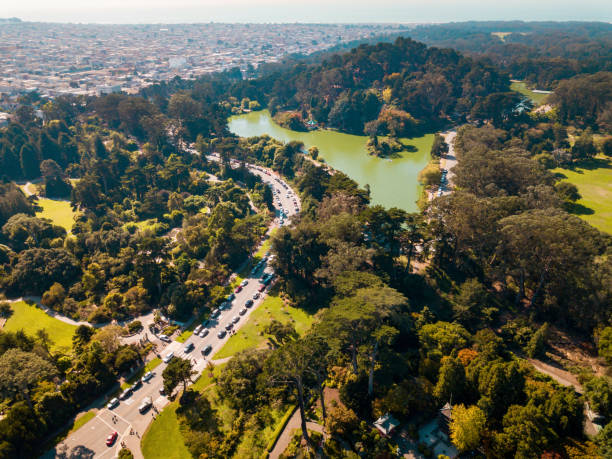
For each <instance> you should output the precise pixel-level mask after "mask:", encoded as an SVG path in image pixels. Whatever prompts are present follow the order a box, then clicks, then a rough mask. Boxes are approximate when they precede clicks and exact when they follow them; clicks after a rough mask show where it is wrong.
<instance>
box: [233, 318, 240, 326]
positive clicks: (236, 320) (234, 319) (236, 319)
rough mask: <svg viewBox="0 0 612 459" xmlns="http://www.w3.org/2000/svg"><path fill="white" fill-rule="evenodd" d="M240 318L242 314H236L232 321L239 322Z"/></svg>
mask: <svg viewBox="0 0 612 459" xmlns="http://www.w3.org/2000/svg"><path fill="white" fill-rule="evenodd" d="M239 320H240V316H234V318H233V319H232V323H234V324H237V323H238V321H239Z"/></svg>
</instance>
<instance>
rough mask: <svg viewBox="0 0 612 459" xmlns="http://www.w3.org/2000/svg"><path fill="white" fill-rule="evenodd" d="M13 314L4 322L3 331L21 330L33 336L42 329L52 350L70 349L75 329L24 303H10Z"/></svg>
mask: <svg viewBox="0 0 612 459" xmlns="http://www.w3.org/2000/svg"><path fill="white" fill-rule="evenodd" d="M11 308H12V309H13V314H12V315H11V317H9V319H8V320H7V321H6V324H5V325H4V327H3V330H4V331H17V330H23V331H24V332H25V333H26V334H27V335H29V336H34V334H35V333H36V331H37V330H40V329H42V328H44V329H45V330H47V332H48V333H49V336H50V338H51V340H52V341H53V344H52V346H51V347H52V349H54V350H58V349H61V348H68V349H70V348H71V347H72V335H74V331H75V330H76V327H75V326H74V325H70V324H67V323H65V322H62V321H61V320H58V319H55V318H53V317H51V316H49V315H47V314H46V313H45V312H44V311H43V310H42V309H40V308H37V307H36V306H35V305H34V306H30V305H29V304H27V303H26V302H25V301H17V302H15V303H11Z"/></svg>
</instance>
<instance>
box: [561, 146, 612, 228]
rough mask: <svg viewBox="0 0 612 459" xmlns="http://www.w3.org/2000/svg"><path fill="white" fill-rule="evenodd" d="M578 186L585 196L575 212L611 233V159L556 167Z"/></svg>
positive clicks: (600, 158) (565, 177)
mask: <svg viewBox="0 0 612 459" xmlns="http://www.w3.org/2000/svg"><path fill="white" fill-rule="evenodd" d="M553 172H554V173H557V174H561V175H562V176H563V177H564V180H567V181H569V182H571V183H573V184H574V185H576V186H577V187H578V191H579V192H580V194H581V195H582V199H580V200H578V202H577V203H576V205H575V206H574V213H575V214H576V215H579V216H580V217H581V218H583V219H584V220H586V221H587V222H589V223H590V224H591V225H593V226H594V227H596V228H598V229H600V230H601V231H605V232H606V233H609V234H612V160H610V159H608V158H605V157H602V156H599V157H597V158H595V159H593V160H591V161H588V162H584V163H582V164H581V165H580V166H578V167H575V168H573V169H562V168H557V169H553Z"/></svg>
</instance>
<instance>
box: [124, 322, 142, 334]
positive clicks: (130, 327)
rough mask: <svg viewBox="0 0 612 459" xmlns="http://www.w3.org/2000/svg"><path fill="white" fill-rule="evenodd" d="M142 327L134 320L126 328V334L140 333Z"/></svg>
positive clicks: (140, 323)
mask: <svg viewBox="0 0 612 459" xmlns="http://www.w3.org/2000/svg"><path fill="white" fill-rule="evenodd" d="M143 328H144V327H143V326H142V322H140V320H135V321H133V322H130V323H129V324H128V326H127V329H128V332H129V333H130V334H131V335H133V334H135V333H138V332H139V331H141V330H142V329H143Z"/></svg>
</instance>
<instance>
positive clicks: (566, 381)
mask: <svg viewBox="0 0 612 459" xmlns="http://www.w3.org/2000/svg"><path fill="white" fill-rule="evenodd" d="M527 360H529V363H531V364H532V365H533V366H534V368H535V369H536V370H538V371H539V372H540V373H544V374H545V375H548V376H550V377H551V378H552V379H554V380H555V381H557V382H558V383H559V384H561V385H562V386H566V387H573V388H574V390H575V391H576V392H578V393H579V394H584V388H583V387H582V385H581V384H580V383H579V382H578V378H576V376H574V375H573V374H572V373H570V372H569V371H566V370H563V369H562V368H558V367H556V366H554V365H550V364H548V363H544V362H542V361H541V360H537V359H527ZM584 413H585V416H584V433H585V434H586V435H588V436H589V437H593V436H595V435H597V433H598V432H599V428H600V427H598V426H596V425H595V424H593V423H592V422H591V421H590V419H589V418H588V417H587V416H586V414H587V404H586V403H585V405H584Z"/></svg>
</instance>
